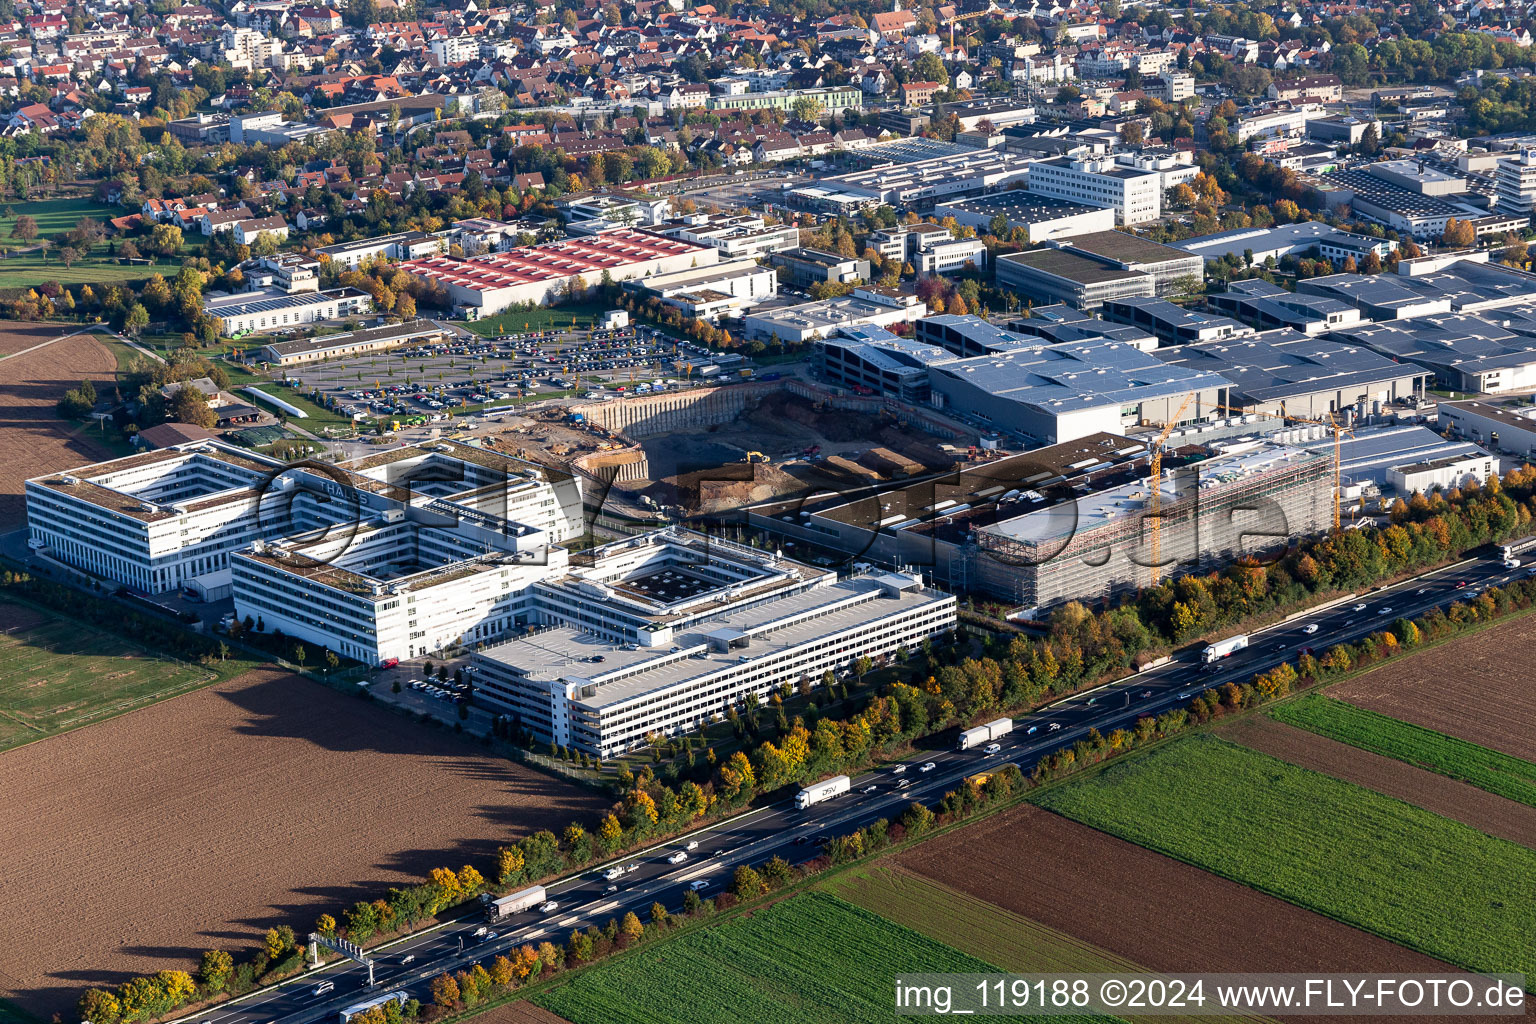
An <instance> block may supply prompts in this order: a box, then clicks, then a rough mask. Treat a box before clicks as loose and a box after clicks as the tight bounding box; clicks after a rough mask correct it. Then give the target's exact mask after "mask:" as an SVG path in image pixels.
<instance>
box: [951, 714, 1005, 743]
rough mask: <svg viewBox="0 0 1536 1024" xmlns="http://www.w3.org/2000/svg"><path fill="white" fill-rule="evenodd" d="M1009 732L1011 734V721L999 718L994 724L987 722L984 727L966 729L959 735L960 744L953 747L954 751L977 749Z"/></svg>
mask: <svg viewBox="0 0 1536 1024" xmlns="http://www.w3.org/2000/svg"><path fill="white" fill-rule="evenodd" d="M1011 732H1013V719H1011V718H999V719H998V720H997V721H995V722H988V723H987V724H986V725H978V726H977V727H976V728H974V729H967V730H965V731H964V732H962V733H961V734H960V742H959V744H958V745H957V746H956V747H955V749H956V750H970V749H971V748H972V747H979V746H982V745H983V744H986V743H991V742H992V741H993V740H995V739H997V738H998V737H999V736H1006V735H1008V734H1009V733H1011Z"/></svg>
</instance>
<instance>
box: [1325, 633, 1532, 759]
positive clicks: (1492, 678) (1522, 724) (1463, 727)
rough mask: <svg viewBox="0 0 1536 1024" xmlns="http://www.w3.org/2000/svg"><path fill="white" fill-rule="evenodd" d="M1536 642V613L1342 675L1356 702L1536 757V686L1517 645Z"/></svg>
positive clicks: (1337, 689) (1341, 686)
mask: <svg viewBox="0 0 1536 1024" xmlns="http://www.w3.org/2000/svg"><path fill="white" fill-rule="evenodd" d="M1532 649H1536V615H1525V616H1521V617H1520V618H1518V619H1514V620H1512V621H1510V622H1506V623H1503V624H1501V625H1498V626H1494V627H1493V628H1492V629H1486V630H1481V631H1479V632H1477V633H1475V634H1473V635H1471V636H1468V637H1463V638H1461V639H1458V640H1454V641H1452V642H1450V643H1444V644H1440V645H1438V646H1435V647H1431V648H1430V649H1428V650H1426V651H1420V652H1418V653H1416V654H1414V655H1412V656H1411V657H1408V658H1398V659H1396V660H1394V661H1393V662H1392V664H1391V665H1388V666H1384V667H1382V668H1378V669H1376V670H1375V671H1372V672H1366V673H1364V674H1363V675H1359V676H1356V677H1355V678H1353V679H1346V680H1344V681H1343V682H1341V683H1335V684H1334V685H1333V686H1330V687H1329V688H1328V695H1329V696H1330V697H1336V698H1338V699H1339V700H1342V701H1347V702H1349V703H1350V704H1354V705H1355V706H1356V707H1362V708H1367V709H1369V710H1371V711H1378V712H1380V713H1381V714H1384V715H1390V716H1391V717H1393V718H1397V719H1401V720H1402V721H1405V722H1412V723H1413V724H1414V725H1418V726H1423V727H1424V728H1425V729H1433V730H1434V731H1435V732H1441V733H1445V734H1446V735H1448V736H1455V737H1457V738H1458V739H1463V740H1466V741H1467V742H1468V743H1476V744H1477V745H1479V746H1483V747H1489V748H1491V749H1493V750H1498V751H1502V752H1504V753H1506V754H1511V755H1513V756H1515V757H1519V758H1524V759H1525V760H1527V761H1536V687H1532V686H1531V681H1530V676H1531V673H1530V665H1529V663H1528V662H1527V660H1526V659H1524V658H1518V657H1516V658H1512V657H1510V652H1511V651H1529V650H1532Z"/></svg>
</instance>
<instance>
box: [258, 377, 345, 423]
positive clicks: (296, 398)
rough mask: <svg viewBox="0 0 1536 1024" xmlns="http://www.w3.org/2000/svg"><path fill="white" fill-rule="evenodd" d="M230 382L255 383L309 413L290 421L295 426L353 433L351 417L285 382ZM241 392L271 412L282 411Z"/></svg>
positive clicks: (269, 393) (274, 395)
mask: <svg viewBox="0 0 1536 1024" xmlns="http://www.w3.org/2000/svg"><path fill="white" fill-rule="evenodd" d="M230 383H231V384H234V385H235V386H236V387H243V386H245V383H254V384H255V385H256V386H257V387H259V388H261V390H262V391H263V392H265V393H266V394H268V395H271V396H272V397H274V398H281V399H282V400H283V401H285V402H287V403H288V404H289V405H292V406H296V407H297V408H300V409H303V410H304V411H305V412H307V413H309V416H308V418H306V419H297V418H295V419H292V420H290V421H289V422H290V423H291V424H293V425H294V426H297V427H303V428H304V429H305V430H308V431H310V432H312V433H316V434H321V433H323V432H324V431H325V428H327V427H330V428H332V429H333V430H336V431H342V432H346V433H351V432H352V430H353V425H352V421H351V420H350V419H348V418H347V417H345V416H342V415H340V414H338V413H334V412H331V410H329V409H323V408H321V407H320V406H319V405H317V404H315V402H313V401H312V400H311V399H309V398H307V397H306V396H304V395H303V394H300V393H299V392H297V391H295V390H294V389H293V388H290V387H288V386H287V385H285V384H279V383H277V382H276V381H270V380H256V381H250V382H242V383H239V384H236V383H235V382H234V381H233V380H231V381H230ZM240 394H241V395H243V396H244V397H246V398H250V399H252V400H253V401H255V402H256V404H257V405H259V406H261V407H263V408H265V409H267V410H268V411H269V412H274V413H275V412H279V411H281V410H279V409H278V408H277V406H275V405H271V404H269V403H265V402H262V401H261V400H260V399H258V398H255V396H253V395H252V394H251V393H250V392H248V391H242V392H240Z"/></svg>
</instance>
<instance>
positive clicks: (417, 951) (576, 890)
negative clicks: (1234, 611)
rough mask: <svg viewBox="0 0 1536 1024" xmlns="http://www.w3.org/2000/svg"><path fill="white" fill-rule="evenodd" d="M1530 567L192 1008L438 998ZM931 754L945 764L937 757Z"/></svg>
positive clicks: (1464, 583)
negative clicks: (371, 960) (402, 994)
mask: <svg viewBox="0 0 1536 1024" xmlns="http://www.w3.org/2000/svg"><path fill="white" fill-rule="evenodd" d="M1528 571H1533V570H1528V569H1526V568H1519V569H1507V568H1505V567H1504V565H1503V563H1502V561H1501V560H1500V558H1499V557H1497V556H1496V555H1495V556H1492V557H1484V558H1478V559H1472V560H1469V561H1467V562H1463V563H1459V564H1457V565H1453V566H1449V567H1446V568H1443V569H1440V570H1437V571H1435V572H1431V573H1426V574H1424V575H1422V576H1420V577H1417V578H1415V579H1412V580H1410V581H1407V582H1404V583H1401V584H1398V585H1396V586H1394V587H1391V588H1383V589H1380V590H1375V591H1372V592H1370V593H1367V594H1363V595H1361V596H1359V597H1357V598H1353V599H1347V600H1343V601H1339V602H1335V603H1333V604H1332V605H1331V606H1329V607H1327V608H1325V609H1322V610H1319V611H1317V612H1316V613H1315V614H1309V615H1306V616H1301V617H1297V618H1294V619H1292V620H1290V621H1288V622H1286V623H1282V624H1278V625H1275V626H1271V627H1269V628H1266V629H1263V630H1260V631H1258V632H1256V633H1254V634H1253V635H1252V637H1251V641H1250V644H1249V646H1248V647H1247V648H1245V649H1244V650H1241V651H1238V652H1236V653H1235V654H1233V655H1231V656H1229V657H1227V658H1225V659H1222V660H1221V661H1218V662H1216V663H1215V664H1214V665H1209V666H1207V665H1204V664H1202V663H1201V660H1200V655H1199V649H1198V648H1195V649H1191V650H1188V651H1185V652H1182V653H1181V654H1180V656H1179V657H1177V658H1176V659H1175V660H1173V661H1171V662H1168V663H1166V664H1164V665H1161V666H1159V667H1157V668H1155V669H1150V670H1147V671H1145V672H1142V673H1140V674H1139V675H1136V676H1133V677H1131V678H1129V679H1125V680H1121V681H1119V682H1116V683H1112V684H1109V685H1107V686H1103V687H1099V688H1097V689H1096V690H1092V691H1087V692H1084V693H1080V694H1077V695H1075V696H1072V697H1068V698H1065V699H1063V700H1060V701H1057V702H1055V703H1054V704H1051V705H1049V706H1047V707H1045V708H1043V709H1041V710H1040V711H1038V712H1036V713H1034V714H1031V715H1026V716H1023V717H1021V718H1018V719H1015V724H1014V731H1013V732H1012V733H1011V734H1009V735H1007V736H1004V737H1002V738H1001V740H1000V741H999V742H1000V743H1001V747H1002V749H1001V751H999V752H998V753H995V754H992V755H987V754H985V753H983V751H981V750H971V751H965V752H956V751H954V750H953V749H946V750H942V751H941V750H934V751H930V752H927V753H926V754H922V753H920V754H919V755H917V756H916V757H914V758H913V759H912V760H910V761H908V762H904V763H903V764H901V765H886V766H884V767H881V768H877V769H874V770H872V771H869V772H865V773H863V774H861V775H859V776H857V777H856V778H854V780H853V788H852V792H850V793H849V794H847V795H845V796H842V797H839V798H836V799H834V800H831V801H829V802H827V803H823V804H818V805H815V806H813V807H810V808H807V809H806V810H804V811H797V810H796V809H795V808H794V805H793V802H792V801H785V802H782V803H778V804H773V805H771V806H767V807H762V808H759V809H757V810H754V811H750V812H748V813H745V814H743V815H740V816H738V817H736V818H732V819H729V820H727V821H722V822H719V823H716V824H713V825H710V826H708V827H705V828H701V829H699V830H697V831H696V832H693V833H692V834H690V835H687V836H683V837H680V838H678V839H676V840H672V841H669V842H666V843H663V844H659V845H658V846H656V847H654V848H651V849H649V850H645V851H642V852H640V853H636V854H633V855H631V856H629V857H625V858H622V859H620V860H618V861H612V862H609V863H607V864H604V865H601V866H599V867H596V868H593V869H589V870H587V871H585V872H583V873H581V874H579V875H575V876H572V877H569V878H564V879H561V880H559V881H556V882H553V883H551V884H549V885H548V886H547V887H546V888H547V889H548V891H549V894H550V896H549V898H550V899H552V900H554V901H556V902H558V904H559V907H558V909H557V910H555V911H553V912H551V913H548V914H543V913H539V912H538V911H529V912H527V913H523V914H519V915H514V916H513V917H512V918H510V919H509V920H508V921H506V922H502V923H497V924H494V925H491V926H490V927H491V928H492V929H494V932H495V934H494V935H492V936H477V935H476V934H475V933H476V931H477V929H482V928H484V927H485V923H484V922H483V920H481V919H479V918H475V919H466V920H464V921H460V922H452V923H449V924H447V925H444V926H442V927H440V928H437V929H434V930H433V931H430V932H427V933H424V934H421V935H417V936H414V937H411V938H407V939H402V940H400V941H398V942H395V943H392V944H390V945H388V946H387V947H385V948H382V949H379V950H376V951H374V953H373V955H374V957H375V959H376V966H375V971H376V976H375V980H376V984H375V986H374V987H373V988H372V989H369V988H367V972H366V970H365V969H364V968H363V967H362V966H361V965H359V964H356V963H354V962H351V961H343V962H341V963H339V964H337V965H334V966H332V967H329V968H327V969H324V970H323V971H320V972H317V973H314V974H311V975H307V976H305V977H304V978H302V979H295V980H293V981H290V982H288V983H286V984H284V985H283V986H281V987H280V988H277V989H274V990H272V991H270V992H264V993H261V994H258V995H254V996H250V997H246V998H245V999H244V1000H243V1001H240V1002H234V1003H230V1004H225V1005H222V1006H219V1007H214V1008H213V1009H211V1010H208V1011H205V1012H204V1013H201V1014H199V1015H197V1016H196V1017H193V1018H186V1019H187V1020H192V1021H196V1022H202V1024H307V1022H309V1021H318V1020H321V1019H323V1018H327V1017H329V1018H330V1019H331V1020H332V1021H335V1020H336V1019H337V1014H338V1012H339V1011H340V1010H341V1009H342V1008H344V1007H346V1006H349V1005H352V1004H354V1003H357V1002H359V1001H362V1000H365V999H367V998H370V997H372V996H374V995H379V994H382V993H385V992H390V991H394V990H400V989H403V990H405V991H406V992H407V993H409V994H410V995H411V996H414V997H416V998H418V999H420V1000H422V1002H428V1001H429V1000H430V998H431V997H430V994H429V992H428V985H429V981H430V979H431V978H433V977H435V976H436V975H438V974H441V973H442V972H444V971H448V972H453V971H457V970H459V969H461V968H464V967H466V966H468V965H470V964H473V963H476V962H479V963H483V964H488V963H489V961H490V960H491V959H493V958H494V957H495V956H496V955H498V954H501V953H505V952H506V951H507V950H509V949H511V948H514V947H516V946H518V945H521V944H522V943H525V942H533V943H537V942H542V941H544V940H546V939H548V940H550V941H553V942H555V943H557V944H561V943H563V942H564V940H565V939H566V937H568V936H569V934H570V932H571V929H572V928H578V927H579V928H586V927H587V926H588V925H592V924H596V925H598V926H601V925H603V924H604V923H606V922H607V921H608V919H609V918H610V917H622V915H623V914H624V913H625V912H626V911H629V910H634V911H636V912H637V913H638V914H639V915H640V918H641V920H642V921H646V920H648V917H649V914H648V910H649V908H650V906H651V904H652V903H655V902H658V901H659V902H661V903H662V904H663V905H664V906H666V907H667V908H668V909H669V910H673V911H676V910H678V909H679V908H680V907H681V906H682V903H683V897H684V895H685V893H686V892H687V891H688V888H689V886H690V883H693V882H695V881H704V882H706V883H707V887H706V888H705V889H704V890H703V892H702V893H701V895H703V896H706V897H708V896H712V895H715V894H716V893H718V892H720V891H721V889H722V887H723V886H726V885H729V883H730V880H731V876H732V873H733V872H734V870H735V868H736V867H737V866H738V865H741V864H750V865H752V866H754V867H755V866H760V865H761V864H763V863H764V862H765V861H767V860H769V859H770V858H772V857H774V856H775V855H777V856H782V857H784V858H785V859H786V860H788V861H789V862H790V863H792V864H794V863H800V862H804V861H806V860H810V859H811V858H813V857H815V856H816V855H818V854H819V853H820V845H819V842H818V840H820V839H821V838H823V837H830V836H835V835H840V834H843V833H847V832H851V831H853V830H854V829H855V828H858V827H862V826H863V825H866V824H868V823H870V822H872V821H874V820H876V819H878V818H882V817H884V818H892V819H894V818H896V817H897V816H899V815H900V813H901V812H902V810H903V809H904V808H905V807H906V806H907V805H908V804H910V803H911V802H912V801H914V800H922V801H924V802H926V803H930V804H931V803H933V802H934V801H936V800H938V799H939V798H940V797H942V796H943V794H944V793H945V792H947V791H948V790H951V789H954V788H955V787H956V786H957V785H958V784H959V782H960V781H961V780H962V779H963V778H964V777H965V776H968V775H971V774H974V773H975V772H977V771H981V770H985V769H988V768H997V767H1000V766H1002V765H1004V764H1010V763H1011V764H1016V765H1018V767H1019V768H1020V769H1021V770H1022V771H1024V772H1025V773H1026V774H1028V773H1029V772H1030V771H1031V770H1032V769H1033V767H1034V765H1035V763H1036V762H1037V761H1039V760H1040V758H1042V757H1043V756H1045V755H1047V754H1050V753H1052V752H1054V751H1056V750H1058V749H1060V748H1062V747H1066V746H1070V745H1071V744H1073V743H1075V742H1077V740H1079V739H1081V738H1083V737H1084V736H1085V735H1086V734H1087V733H1088V732H1089V730H1090V729H1098V730H1099V731H1100V732H1101V733H1107V732H1108V731H1109V730H1110V729H1113V728H1117V727H1120V726H1128V725H1130V724H1131V723H1132V722H1134V721H1135V719H1136V718H1138V717H1140V716H1142V715H1149V714H1152V715H1155V714H1159V713H1161V712H1163V711H1166V710H1168V709H1169V708H1172V707H1177V706H1180V705H1182V704H1184V703H1185V702H1187V701H1188V699H1189V698H1190V697H1191V696H1193V695H1194V694H1196V693H1199V692H1201V691H1202V690H1205V689H1207V688H1210V687H1214V686H1220V685H1222V684H1224V683H1227V682H1232V681H1239V682H1241V681H1246V680H1248V679H1249V678H1251V677H1252V676H1253V675H1254V673H1256V672H1261V671H1264V670H1266V669H1269V668H1272V667H1274V666H1275V665H1277V664H1279V663H1280V662H1282V661H1286V660H1290V659H1293V658H1295V657H1296V655H1297V653H1298V651H1299V650H1300V649H1302V648H1311V649H1313V650H1316V651H1319V652H1321V651H1322V650H1324V649H1326V648H1327V647H1329V646H1332V645H1333V644H1336V643H1341V642H1345V641H1355V640H1358V639H1359V638H1361V637H1363V636H1365V635H1366V634H1368V633H1371V632H1374V631H1376V630H1380V629H1384V628H1386V627H1387V626H1389V625H1391V623H1392V622H1394V621H1395V620H1396V619H1398V618H1400V617H1404V616H1407V617H1413V616H1417V615H1419V614H1421V613H1422V612H1424V611H1427V610H1428V609H1430V608H1431V607H1434V606H1436V605H1447V604H1450V603H1451V602H1453V601H1455V600H1457V599H1469V598H1470V597H1472V596H1473V595H1474V594H1476V593H1479V592H1481V591H1482V590H1483V589H1485V588H1486V587H1487V586H1489V585H1492V584H1497V583H1501V582H1506V581H1508V580H1510V579H1513V578H1515V577H1517V576H1519V575H1523V574H1525V573H1526V572H1528ZM1314 626H1315V627H1316V629H1315V630H1312V627H1314ZM1308 630H1312V631H1311V632H1308ZM930 764H931V765H932V767H931V768H929V767H927V766H928V765H930ZM690 843H697V847H696V848H695V849H693V850H686V849H685V847H686V846H687V845H688V844H690ZM680 851H681V852H685V853H686V854H687V859H686V860H684V861H683V862H682V863H680V864H671V863H669V862H668V857H669V856H671V855H673V854H675V853H677V852H680ZM614 864H625V865H628V864H635V865H637V867H636V869H635V870H634V871H633V872H631V873H628V874H626V875H625V876H624V877H623V878H622V879H621V880H620V881H619V882H618V883H616V884H612V885H611V884H610V883H609V882H607V881H605V880H604V879H603V877H602V872H603V871H604V870H605V869H606V868H608V867H611V866H613V865H614ZM322 981H329V982H333V983H334V985H335V988H334V990H333V991H330V992H327V993H324V994H322V995H315V994H314V989H315V986H317V985H319V984H320V983H321V982H322Z"/></svg>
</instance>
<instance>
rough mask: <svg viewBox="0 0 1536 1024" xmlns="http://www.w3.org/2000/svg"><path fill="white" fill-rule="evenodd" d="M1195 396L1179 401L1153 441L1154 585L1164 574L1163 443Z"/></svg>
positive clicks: (1150, 483) (1151, 481)
mask: <svg viewBox="0 0 1536 1024" xmlns="http://www.w3.org/2000/svg"><path fill="white" fill-rule="evenodd" d="M1194 397H1195V393H1194V392H1193V391H1191V392H1190V393H1189V394H1187V395H1185V396H1184V400H1183V401H1182V402H1180V403H1179V409H1178V411H1177V412H1175V413H1174V414H1173V415H1172V416H1170V417H1168V423H1167V425H1166V426H1164V427H1163V432H1162V433H1161V434H1158V435H1157V440H1155V441H1153V442H1152V475H1151V478H1150V480H1149V481H1148V484H1149V491H1150V495H1149V499H1148V504H1147V507H1148V511H1149V514H1150V516H1151V519H1152V566H1151V569H1152V586H1154V587H1155V586H1157V583H1158V579H1159V577H1161V576H1162V574H1163V521H1162V518H1161V517H1160V516H1159V515H1158V514H1157V507H1158V505H1159V504H1160V503H1161V501H1162V482H1163V444H1164V442H1166V441H1167V440H1168V435H1169V434H1171V433H1173V428H1174V427H1175V426H1176V425H1177V424H1178V422H1179V418H1180V417H1181V416H1183V415H1184V410H1185V409H1187V408H1189V401H1190V399H1192V398H1194Z"/></svg>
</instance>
